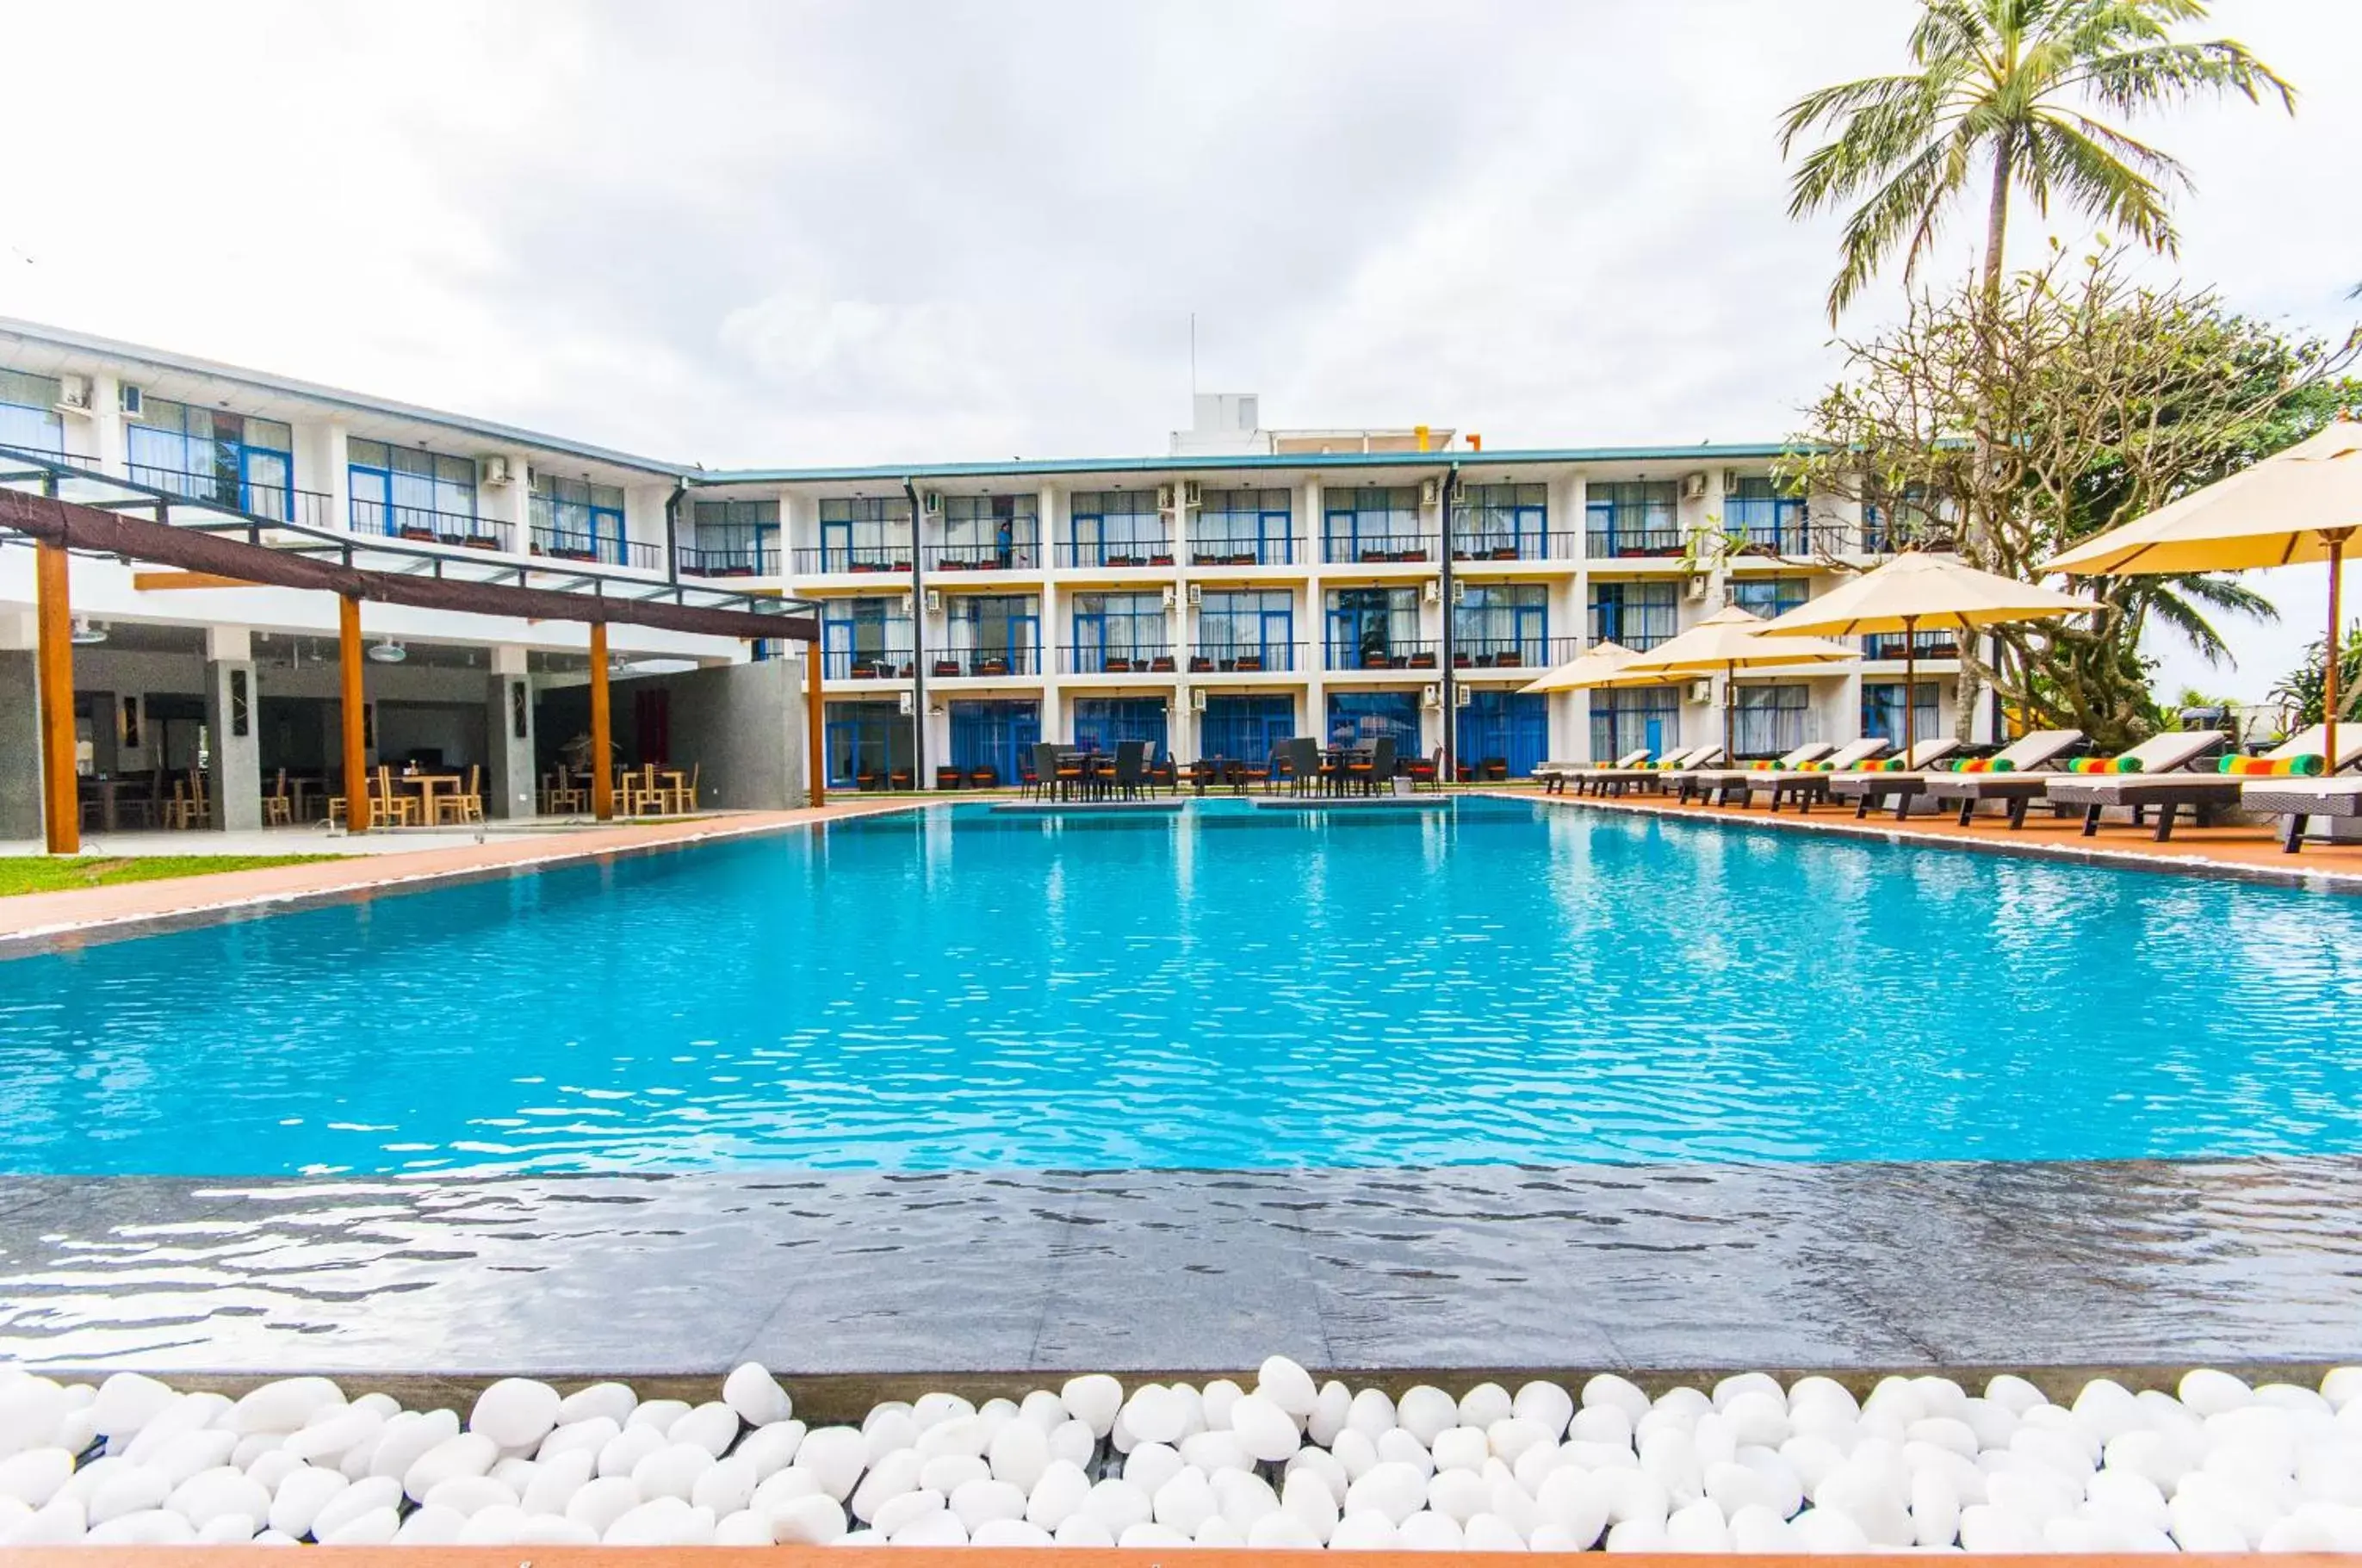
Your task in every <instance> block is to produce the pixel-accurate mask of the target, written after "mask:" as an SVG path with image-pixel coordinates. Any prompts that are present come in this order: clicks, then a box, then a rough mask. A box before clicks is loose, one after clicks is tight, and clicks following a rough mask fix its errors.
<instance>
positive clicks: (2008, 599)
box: [1763, 552, 2103, 637]
mask: <svg viewBox="0 0 2362 1568" xmlns="http://www.w3.org/2000/svg"><path fill="white" fill-rule="evenodd" d="M2102 608H2103V606H2102V605H2101V604H2099V603H2098V602H2094V601H2092V600H2089V599H2079V598H2077V597H2076V596H2075V595H2073V594H2071V593H2061V592H2059V591H2058V590H2057V589H2055V588H2045V587H2043V586H2041V585H2040V584H2039V583H2032V582H2020V581H2018V580H2016V579H2015V578H2008V577H2003V576H2000V575H1999V574H1997V573H1994V572H1989V571H1981V570H1979V569H1977V568H1975V567H1972V566H1970V565H1969V564H1968V563H1967V562H1966V561H1963V560H1960V559H1959V558H1956V557H1952V556H1933V555H1927V554H1925V553H1921V552H1914V553H1912V554H1909V555H1902V556H1897V557H1895V558H1893V560H1891V561H1888V562H1887V563H1886V564H1885V565H1884V566H1882V567H1880V568H1878V569H1876V570H1874V571H1866V572H1864V573H1862V574H1861V575H1860V577H1856V578H1850V579H1849V580H1846V581H1844V582H1841V583H1839V584H1838V586H1837V587H1835V588H1833V589H1831V590H1830V591H1828V592H1827V593H1824V594H1822V595H1821V596H1820V597H1819V598H1817V599H1810V600H1807V601H1805V602H1804V603H1802V604H1800V605H1798V606H1797V607H1796V608H1795V609H1794V610H1791V611H1789V612H1788V613H1786V614H1784V615H1783V616H1781V617H1780V618H1779V619H1778V620H1776V621H1772V622H1771V623H1769V624H1766V625H1765V626H1764V628H1763V633H1764V635H1766V636H1770V637H1797V636H1823V637H1850V636H1859V635H1862V634H1863V633H1867V632H1915V631H1936V630H1942V629H1957V630H1961V631H1969V630H1973V629H1974V628H1976V627H1979V626H2000V625H2007V624H2014V623H2016V622H2020V621H2044V620H2048V619H2050V618H2051V617H2053V616H2058V615H2072V614H2077V613H2081V612H2084V611H2092V610H2098V609H2102Z"/></svg>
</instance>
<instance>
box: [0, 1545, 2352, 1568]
mask: <svg viewBox="0 0 2362 1568" xmlns="http://www.w3.org/2000/svg"><path fill="white" fill-rule="evenodd" d="M281 1550H283V1549H282V1548H280V1547H271V1546H250V1545H249V1546H137V1547H120V1548H115V1549H112V1550H110V1549H107V1548H103V1547H91V1546H80V1545H77V1546H26V1547H15V1548H11V1549H9V1550H8V1551H7V1552H6V1561H7V1563H8V1565H9V1568H91V1565H92V1564H94V1563H106V1562H120V1563H125V1564H129V1565H132V1568H228V1565H229V1564H232V1563H240V1562H257V1563H259V1562H277V1561H279V1559H278V1558H277V1557H275V1556H274V1555H273V1553H276V1552H278V1551H281ZM299 1550H301V1551H304V1552H305V1553H307V1554H309V1553H313V1552H317V1551H323V1550H326V1551H330V1552H332V1553H333V1561H335V1562H337V1564H339V1568H613V1564H615V1563H618V1562H624V1563H658V1562H664V1563H679V1562H696V1563H698V1564H700V1565H701V1568H828V1565H842V1568H909V1565H910V1564H911V1563H913V1562H921V1563H923V1562H928V1561H929V1560H931V1559H932V1560H933V1561H934V1562H939V1563H956V1564H958V1565H959V1568H1163V1565H1164V1564H1173V1565H1175V1568H1238V1565H1239V1564H1241V1563H1242V1562H1245V1563H1253V1562H1265V1563H1275V1564H1279V1565H1281V1568H1316V1565H1317V1564H1319V1563H1323V1562H1330V1563H1333V1562H1338V1561H1340V1560H1342V1561H1343V1562H1347V1563H1351V1564H1359V1565H1361V1568H1438V1565H1439V1564H1451V1563H1460V1564H1465V1565H1466V1568H1498V1565H1499V1564H1500V1563H1501V1562H1502V1561H1503V1554H1502V1553H1500V1552H1497V1551H1464V1550H1456V1551H1400V1550H1387V1551H1328V1550H1326V1549H1321V1550H1315V1551H1274V1550H1271V1549H1269V1548H1257V1549H1254V1550H1252V1551H1250V1550H1243V1549H1240V1548H1235V1547H1210V1546H1185V1547H1158V1548H1155V1549H1153V1550H1150V1549H1145V1548H1142V1547H1122V1546H1107V1547H1074V1546H956V1547H954V1546H945V1547H937V1548H934V1549H933V1550H932V1551H930V1550H928V1549H924V1548H913V1547H909V1546H852V1547H846V1546H694V1547H673V1546H527V1547H514V1546H337V1547H331V1548H326V1549H324V1548H321V1547H317V1546H305V1547H302V1548H300V1549H299ZM1605 1556H1606V1553H1604V1552H1601V1551H1538V1552H1520V1553H1518V1554H1517V1555H1516V1559H1515V1560H1516V1561H1517V1562H1541V1563H1559V1564H1562V1565H1564V1568H1577V1565H1588V1568H1597V1564H1598V1563H1599V1562H1600V1561H1601V1560H1602V1558H1603V1557H1605ZM2173 1560H2174V1561H2175V1562H2188V1563H2194V1564H2197V1565H2198V1568H2243V1565H2244V1568H2254V1563H2255V1562H2256V1559H2255V1558H2254V1557H2253V1556H2246V1555H2238V1556H2233V1555H2225V1554H2222V1553H2209V1552H2192V1553H2180V1554H2177V1555H2176V1556H2175V1557H2174V1559H2173ZM1828 1561H1829V1560H1828V1559H1827V1558H1826V1557H1811V1556H1805V1555H1804V1554H1802V1553H1794V1552H1784V1553H1771V1554H1748V1553H1743V1552H1716V1553H1714V1554H1712V1555H1710V1556H1700V1555H1683V1554H1681V1553H1677V1552H1670V1551H1640V1552H1626V1553H1618V1554H1617V1562H1619V1563H1630V1564H1632V1565H1633V1568H1698V1564H1699V1563H1700V1562H1731V1563H1744V1564H1749V1565H1751V1568H1827V1564H1828ZM1844 1561H1845V1562H1849V1563H1861V1564H1864V1565H1866V1568H1926V1561H1927V1559H1926V1556H1925V1555H1924V1554H1922V1553H1915V1552H1907V1551H1866V1552H1860V1553H1855V1554H1849V1555H1847V1556H1846V1557H1845V1558H1844ZM1947 1561H1948V1562H1958V1563H1967V1564H1970V1565H1972V1568H2026V1564H2027V1563H2029V1562H2031V1563H2036V1564H2040V1563H2071V1564H2076V1565H2077V1568H2155V1564H2156V1561H2157V1560H2156V1559H2155V1558H2153V1557H2144V1556H2139V1555H2136V1554H2134V1553H2129V1552H2077V1553H2066V1552H2047V1553H2041V1554H2036V1555H2031V1556H2014V1557H2004V1556H1996V1555H1992V1554H1985V1555H1981V1556H1980V1555H1978V1554H1976V1553H1973V1552H1959V1553H1955V1554H1952V1555H1951V1556H1949V1557H1948V1559H1947ZM2268 1561H2269V1562H2271V1563H2273V1564H2275V1565H2276V1568H2279V1565H2285V1568H2351V1564H2352V1563H2353V1561H2354V1559H2353V1558H2352V1557H2350V1556H2339V1555H2337V1554H2334V1553H2332V1552H2324V1551H2292V1552H2285V1553H2274V1554H2273V1555H2272V1556H2271V1557H2270V1558H2269V1559H2268Z"/></svg>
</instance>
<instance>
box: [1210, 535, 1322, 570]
mask: <svg viewBox="0 0 2362 1568" xmlns="http://www.w3.org/2000/svg"><path fill="white" fill-rule="evenodd" d="M1303 549H1304V545H1303V542H1302V541H1301V540H1298V539H1297V538H1295V537H1293V536H1289V537H1285V538H1278V539H1192V540H1190V541H1189V564H1190V565H1191V566H1204V567H1216V566H1293V565H1295V564H1296V561H1297V555H1298V553H1299V552H1300V551H1302V550H1303Z"/></svg>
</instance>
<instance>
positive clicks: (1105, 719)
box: [1073, 697, 1167, 757]
mask: <svg viewBox="0 0 2362 1568" xmlns="http://www.w3.org/2000/svg"><path fill="white" fill-rule="evenodd" d="M1073 706H1074V710H1075V714H1074V723H1075V744H1076V745H1078V746H1081V747H1083V748H1084V749H1085V750H1087V751H1104V752H1113V751H1114V750H1115V748H1116V746H1117V745H1119V744H1120V743H1122V742H1124V741H1146V742H1147V743H1148V755H1149V756H1152V757H1155V756H1164V755H1165V751H1166V742H1165V738H1164V737H1165V721H1166V718H1167V714H1166V712H1165V707H1164V698H1162V697H1077V698H1076V699H1075V701H1074V704H1073Z"/></svg>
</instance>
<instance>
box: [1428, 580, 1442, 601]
mask: <svg viewBox="0 0 2362 1568" xmlns="http://www.w3.org/2000/svg"><path fill="white" fill-rule="evenodd" d="M1426 591H1427V602H1429V604H1440V603H1442V602H1443V581H1442V580H1441V579H1440V578H1433V577H1430V578H1429V579H1428V580H1427V584H1426Z"/></svg>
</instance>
